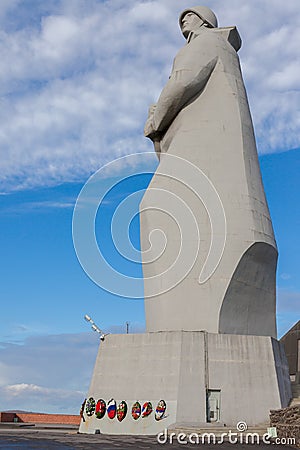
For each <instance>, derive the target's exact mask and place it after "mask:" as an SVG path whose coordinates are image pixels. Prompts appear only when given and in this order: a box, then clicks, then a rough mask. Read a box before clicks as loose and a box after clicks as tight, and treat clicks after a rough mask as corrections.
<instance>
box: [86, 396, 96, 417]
mask: <svg viewBox="0 0 300 450" xmlns="http://www.w3.org/2000/svg"><path fill="white" fill-rule="evenodd" d="M95 409H96V402H95V399H93V397H90V398H89V399H88V400H87V401H86V404H85V412H86V415H87V416H92V415H93V414H94V412H95Z"/></svg>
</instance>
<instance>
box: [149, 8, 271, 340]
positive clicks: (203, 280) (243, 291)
mask: <svg viewBox="0 0 300 450" xmlns="http://www.w3.org/2000/svg"><path fill="white" fill-rule="evenodd" d="M197 8H198V9H197ZM191 10H192V11H194V12H195V14H194V18H193V17H192V16H193V14H191V19H190V22H189V21H187V20H186V18H185V16H181V19H180V23H181V27H182V31H183V34H184V36H185V37H186V39H187V43H186V45H185V46H184V47H182V48H181V49H180V50H179V52H178V54H177V55H176V57H175V59H174V63H173V68H172V73H171V76H170V79H169V80H168V82H167V83H166V85H165V87H164V88H163V90H162V92H161V95H160V97H159V99H158V101H157V103H156V104H155V105H152V107H151V108H150V111H149V117H148V120H147V122H146V125H145V135H146V136H147V137H149V138H150V139H152V140H153V142H154V145H155V149H156V152H157V154H158V155H159V157H160V164H159V166H158V168H157V170H156V172H155V174H154V176H153V178H152V181H151V183H150V185H149V187H148V189H147V191H146V193H145V195H144V197H143V199H142V202H141V205H140V212H141V217H140V219H141V248H142V261H143V273H144V290H145V310H146V325H147V331H167V330H168V331H171V330H190V331H193V330H206V331H208V332H211V333H218V332H219V333H228V334H248V335H258V336H272V337H275V338H276V318H275V312H276V311H275V310H276V294H275V284H276V283H275V281H276V264H277V247H276V243H275V239H274V233H273V228H272V222H271V218H270V214H269V210H268V205H267V201H266V198H265V193H264V188H263V184H262V179H261V173H260V168H259V162H258V157H257V150H256V142H255V136H254V130H253V125H252V119H251V114H250V110H249V105H248V99H247V94H246V91H245V87H244V82H243V78H242V73H241V68H240V63H239V57H238V54H237V51H238V49H239V47H240V45H241V39H240V37H239V33H238V31H237V29H236V28H235V27H227V28H216V27H214V24H216V21H215V20H214V16H213V14H212V13H209V10H208V11H207V9H206V10H205V9H204V10H203V7H194V8H192V9H191ZM202 19H203V20H202ZM205 20H206V22H205ZM207 23H208V24H207ZM209 24H210V25H209ZM178 158H181V160H180V159H178ZM187 163H189V165H188V164H187ZM192 166H193V167H195V168H198V169H199V172H200V171H202V175H201V173H199V174H198V176H197V175H195V170H193V169H192V168H191V167H192ZM205 178H206V180H207V183H206V184H205V183H204V179H205ZM209 183H210V184H211V185H212V186H213V187H214V189H215V191H216V193H217V195H218V196H219V200H220V203H221V206H220V205H219V204H218V202H217V201H215V198H214V194H213V192H212V191H207V195H205V190H206V189H209V187H210V185H209ZM167 193H169V195H167ZM195 193H196V194H199V195H198V198H197V195H195ZM184 208H185V209H184ZM218 208H219V209H220V210H222V209H223V211H224V215H225V219H226V220H225V223H224V224H223V225H222V216H221V213H220V214H219V215H217V209H218ZM191 215H192V216H193V218H191ZM194 222H195V223H194ZM195 224H196V226H194V225H195ZM222 226H223V230H222ZM195 228H196V229H198V231H199V234H197V233H196V232H195ZM154 230H155V231H154ZM157 230H160V231H161V234H160V235H159V233H158V231H157ZM185 230H187V232H186V234H184V231H185ZM223 231H224V232H225V234H226V239H225V242H224V246H223V242H222V239H221V237H222V236H221V235H222V232H223ZM162 235H164V241H165V248H163V243H162V237H161V236H162ZM150 243H151V245H150ZM215 243H217V244H216V245H215ZM197 249H198V251H197ZM195 251H196V254H195ZM188 265H190V266H189V268H190V270H189V271H188V270H186V273H183V272H184V270H185V268H186V267H188ZM183 268H184V270H183Z"/></svg>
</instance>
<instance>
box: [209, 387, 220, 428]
mask: <svg viewBox="0 0 300 450" xmlns="http://www.w3.org/2000/svg"><path fill="white" fill-rule="evenodd" d="M206 403H207V422H220V417H221V408H220V406H221V390H220V389H209V390H208V391H207V397H206Z"/></svg>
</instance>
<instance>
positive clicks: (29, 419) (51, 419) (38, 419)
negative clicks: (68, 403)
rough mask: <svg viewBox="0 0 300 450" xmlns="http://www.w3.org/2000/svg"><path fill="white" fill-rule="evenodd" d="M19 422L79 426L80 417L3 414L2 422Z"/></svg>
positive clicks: (0, 417) (1, 416)
mask: <svg viewBox="0 0 300 450" xmlns="http://www.w3.org/2000/svg"><path fill="white" fill-rule="evenodd" d="M15 419H18V422H23V423H54V424H61V425H78V426H79V423H80V416H79V415H78V416H77V415H69V414H39V413H5V412H3V413H1V415H0V421H1V422H14V421H15Z"/></svg>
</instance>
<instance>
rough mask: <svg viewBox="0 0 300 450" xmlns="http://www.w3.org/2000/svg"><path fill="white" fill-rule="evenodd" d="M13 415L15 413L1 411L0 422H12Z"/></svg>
mask: <svg viewBox="0 0 300 450" xmlns="http://www.w3.org/2000/svg"><path fill="white" fill-rule="evenodd" d="M15 417H16V415H15V413H8V412H2V413H0V422H13V421H14V418H15Z"/></svg>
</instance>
